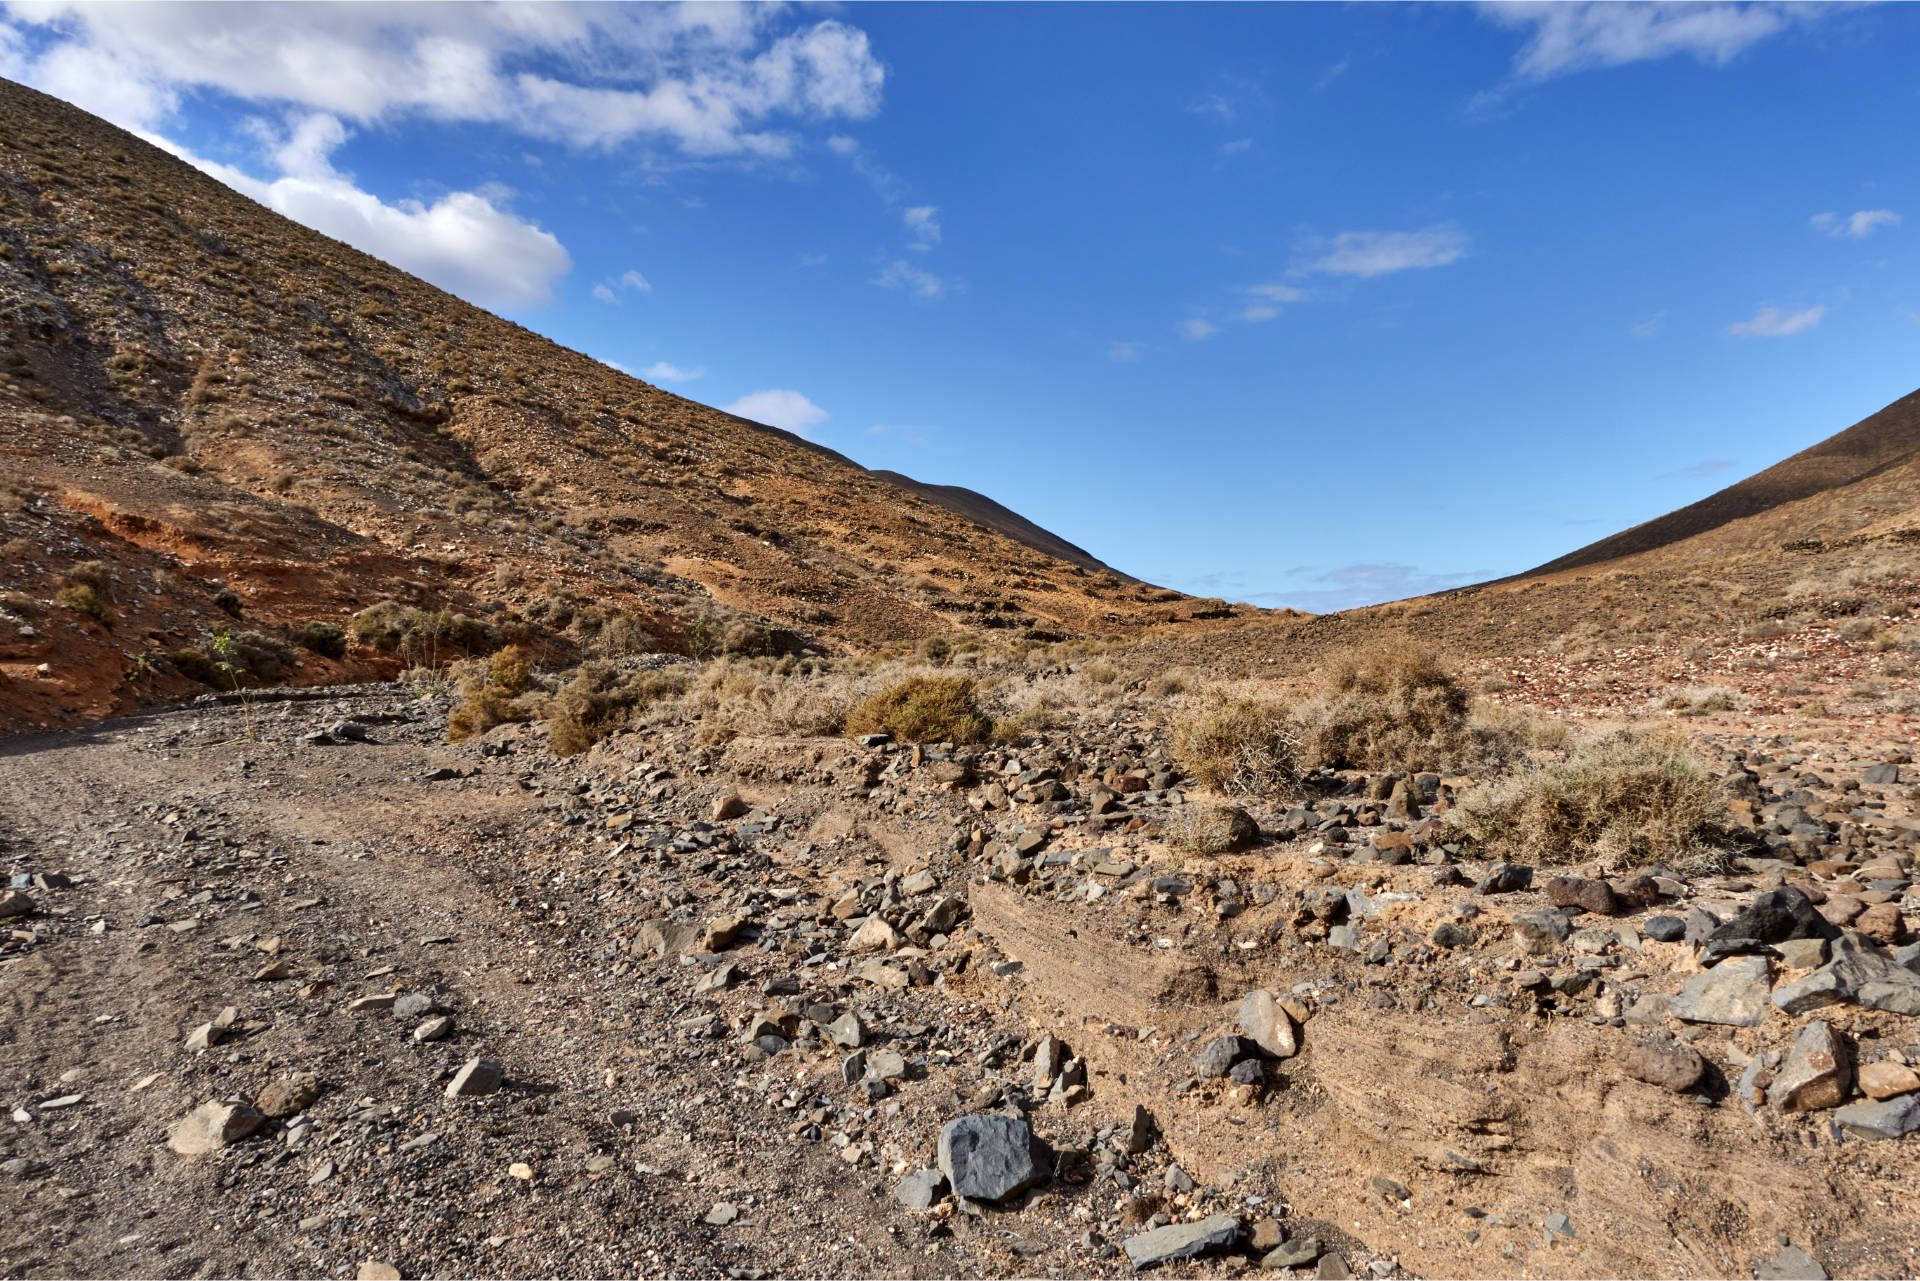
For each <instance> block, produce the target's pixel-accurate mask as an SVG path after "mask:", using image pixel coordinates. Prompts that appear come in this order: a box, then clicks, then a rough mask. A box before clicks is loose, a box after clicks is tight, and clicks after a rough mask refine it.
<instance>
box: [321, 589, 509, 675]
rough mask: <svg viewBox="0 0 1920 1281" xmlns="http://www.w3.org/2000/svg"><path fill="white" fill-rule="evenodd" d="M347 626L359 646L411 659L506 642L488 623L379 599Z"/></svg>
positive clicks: (484, 649) (487, 649)
mask: <svg viewBox="0 0 1920 1281" xmlns="http://www.w3.org/2000/svg"><path fill="white" fill-rule="evenodd" d="M347 629H348V631H349V632H351V633H352V635H353V638H354V639H355V640H357V641H359V642H360V643H361V644H363V645H371V646H373V647H374V648H375V649H378V650H380V651H381V652H383V653H388V654H397V655H399V656H400V657H401V658H405V659H410V660H412V661H414V662H421V661H426V662H432V661H433V660H435V659H437V658H441V657H442V656H443V653H452V652H459V653H464V654H491V653H492V652H493V651H494V650H496V649H499V648H500V647H501V646H502V645H504V644H505V643H506V637H505V635H503V634H502V633H501V631H500V629H499V628H498V627H495V626H494V625H493V624H492V623H488V622H484V621H482V620H480V619H477V618H469V617H468V616H467V615H465V614H456V613H454V612H453V611H452V610H446V609H442V610H428V609H413V608H410V607H408V606H405V605H402V604H400V603H399V602H398V601H391V600H383V601H381V602H380V603H379V604H377V605H370V606H368V607H367V608H366V609H363V610H361V611H360V612H359V613H357V614H355V615H354V616H353V618H352V619H351V620H350V621H349V622H348V624H347Z"/></svg>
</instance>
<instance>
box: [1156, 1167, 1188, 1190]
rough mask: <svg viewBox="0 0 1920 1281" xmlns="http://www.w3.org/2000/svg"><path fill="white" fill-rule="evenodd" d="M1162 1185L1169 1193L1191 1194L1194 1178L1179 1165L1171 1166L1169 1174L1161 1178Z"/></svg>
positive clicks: (1168, 1168)
mask: <svg viewBox="0 0 1920 1281" xmlns="http://www.w3.org/2000/svg"><path fill="white" fill-rule="evenodd" d="M1160 1184H1161V1186H1162V1187H1164V1188H1166V1189H1167V1191H1169V1192H1191V1191H1193V1176H1192V1175H1191V1174H1188V1173H1187V1172H1186V1171H1185V1170H1183V1169H1181V1168H1180V1167H1179V1166H1177V1165H1170V1166H1168V1167H1167V1172H1166V1173H1165V1174H1163V1175H1161V1176H1160Z"/></svg>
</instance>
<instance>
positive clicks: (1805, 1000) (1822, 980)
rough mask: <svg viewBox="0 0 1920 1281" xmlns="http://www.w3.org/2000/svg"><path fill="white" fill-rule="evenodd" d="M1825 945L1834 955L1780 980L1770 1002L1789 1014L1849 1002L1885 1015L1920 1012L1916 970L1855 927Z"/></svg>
mask: <svg viewBox="0 0 1920 1281" xmlns="http://www.w3.org/2000/svg"><path fill="white" fill-rule="evenodd" d="M1830 946H1831V948H1832V952H1833V959H1832V960H1830V961H1828V962H1827V963H1826V964H1825V965H1823V966H1821V967H1820V968H1819V969H1817V970H1815V971H1814V972H1813V973H1811V974H1809V975H1807V976H1806V977H1805V978H1803V979H1800V980H1798V981H1796V982H1793V983H1783V984H1781V986H1780V987H1779V988H1778V989H1776V990H1775V991H1774V994H1773V1003H1774V1004H1775V1005H1777V1006H1779V1007H1780V1008H1781V1009H1783V1010H1785V1011H1786V1012H1787V1013H1788V1014H1805V1013H1806V1012H1807V1011H1809V1010H1817V1009H1819V1008H1821V1007H1822V1006H1827V1005H1843V1004H1849V1003H1850V1004H1854V1005H1863V1006H1865V1007H1866V1008H1868V1009H1870V1010H1885V1011H1887V1013H1889V1014H1906V1015H1915V1014H1920V974H1916V973H1914V972H1913V971H1912V970H1910V969H1908V968H1907V967H1906V966H1904V965H1901V964H1900V963H1899V962H1898V961H1896V960H1895V959H1894V958H1893V957H1892V956H1891V955H1889V954H1888V952H1887V950H1886V949H1885V948H1883V947H1881V946H1880V944H1878V943H1876V942H1875V941H1874V940H1873V939H1871V938H1868V937H1867V936H1866V935H1865V934H1861V933H1860V932H1858V931H1857V930H1848V931H1847V932H1846V933H1845V934H1842V935H1841V936H1840V937H1839V938H1837V939H1835V940H1833V942H1832V944H1831V945H1830Z"/></svg>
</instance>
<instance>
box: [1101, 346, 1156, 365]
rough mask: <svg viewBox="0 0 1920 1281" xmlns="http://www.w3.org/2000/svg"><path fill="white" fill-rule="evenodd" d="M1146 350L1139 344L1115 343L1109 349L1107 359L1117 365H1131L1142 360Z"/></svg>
mask: <svg viewBox="0 0 1920 1281" xmlns="http://www.w3.org/2000/svg"><path fill="white" fill-rule="evenodd" d="M1145 350H1146V349H1145V348H1144V347H1142V346H1141V345H1140V344H1139V343H1137V342H1115V343H1111V344H1109V345H1108V347H1107V359H1108V360H1111V361H1113V362H1114V363H1115V364H1117V365H1126V364H1131V363H1132V362H1134V361H1136V360H1138V359H1140V356H1141V353H1142V352H1143V351H1145Z"/></svg>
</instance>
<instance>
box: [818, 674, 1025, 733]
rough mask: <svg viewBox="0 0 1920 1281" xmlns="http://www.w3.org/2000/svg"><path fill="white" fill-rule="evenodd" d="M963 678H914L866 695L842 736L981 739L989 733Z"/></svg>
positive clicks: (969, 682)
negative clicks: (871, 735)
mask: <svg viewBox="0 0 1920 1281" xmlns="http://www.w3.org/2000/svg"><path fill="white" fill-rule="evenodd" d="M973 694H974V683H973V680H972V679H971V678H970V677H966V676H913V677H909V678H908V679H906V680H904V681H901V682H900V683H899V684H898V685H892V686H889V687H888V688H886V689H883V690H881V691H880V692H879V693H877V694H874V695H871V696H870V697H868V698H867V699H866V701H864V702H862V703H861V704H860V705H859V706H858V707H856V708H854V709H853V712H852V713H851V714H850V715H849V716H848V717H847V726H846V732H847V736H848V737H850V738H852V737H857V736H859V735H861V734H891V735H893V736H894V737H895V738H896V739H899V740H900V741H901V742H904V743H938V742H952V743H984V742H986V741H987V739H988V738H989V737H990V736H991V735H992V733H993V722H992V721H990V720H988V719H987V717H986V715H985V713H983V712H982V711H981V710H980V707H979V704H977V703H976V702H975V701H974V697H973Z"/></svg>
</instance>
